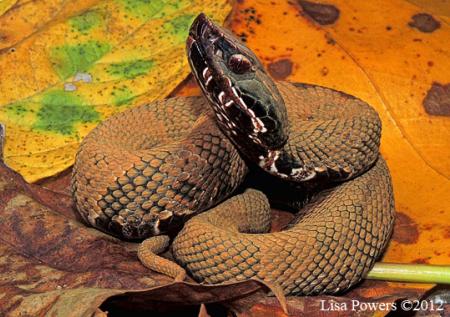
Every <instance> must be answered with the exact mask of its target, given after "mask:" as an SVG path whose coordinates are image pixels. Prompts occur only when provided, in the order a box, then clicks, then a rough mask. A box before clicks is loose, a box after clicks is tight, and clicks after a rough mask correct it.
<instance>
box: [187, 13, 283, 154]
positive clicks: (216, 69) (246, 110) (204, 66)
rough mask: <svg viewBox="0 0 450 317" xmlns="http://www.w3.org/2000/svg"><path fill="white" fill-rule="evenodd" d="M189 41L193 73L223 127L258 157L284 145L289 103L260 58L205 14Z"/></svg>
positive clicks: (188, 47)
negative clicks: (287, 105)
mask: <svg viewBox="0 0 450 317" xmlns="http://www.w3.org/2000/svg"><path fill="white" fill-rule="evenodd" d="M186 44H187V52H188V60H189V63H190V65H191V69H192V72H193V74H194V77H195V78H196V79H197V82H198V83H199V85H200V87H201V89H202V90H203V93H204V95H205V96H206V97H207V99H208V100H209V102H210V104H211V105H212V107H213V109H214V112H215V115H216V118H217V122H218V124H219V127H220V128H221V129H222V131H223V132H224V133H225V134H226V135H227V136H228V137H229V138H230V139H231V140H232V141H233V142H234V143H235V145H236V146H237V147H238V148H240V149H242V151H243V152H244V154H245V155H246V156H247V157H250V158H251V159H252V160H254V161H257V162H260V161H261V159H260V157H261V156H263V157H266V156H267V155H269V153H270V152H271V151H274V150H279V149H280V148H282V147H283V146H284V144H285V143H286V141H287V135H288V127H287V115H286V109H285V106H284V102H283V100H282V98H281V96H280V95H279V93H278V91H277V89H276V87H275V85H274V83H273V82H272V80H271V79H270V77H269V76H268V75H267V74H266V73H265V71H264V68H263V66H262V65H261V63H260V62H259V60H258V58H257V57H256V56H255V55H254V54H253V53H252V52H251V51H250V50H249V49H248V48H247V47H245V45H244V44H242V43H241V42H240V41H239V39H237V38H236V37H235V36H234V35H233V34H232V33H230V32H229V31H227V30H225V29H224V28H222V27H220V26H218V25H216V24H214V23H213V22H212V21H211V20H209V19H208V18H207V17H206V16H205V15H204V14H200V15H199V16H198V17H197V18H196V19H195V21H194V22H193V24H192V26H191V28H190V30H189V36H188V39H187V42H186Z"/></svg>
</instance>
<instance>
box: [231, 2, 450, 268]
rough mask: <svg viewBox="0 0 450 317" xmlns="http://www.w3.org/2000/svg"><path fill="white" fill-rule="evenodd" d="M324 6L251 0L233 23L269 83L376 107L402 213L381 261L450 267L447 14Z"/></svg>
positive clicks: (380, 5) (388, 6)
mask: <svg viewBox="0 0 450 317" xmlns="http://www.w3.org/2000/svg"><path fill="white" fill-rule="evenodd" d="M416 2H418V1H416ZM314 3H316V5H314ZM317 3H319V4H318V5H317ZM324 3H325V1H320V2H318V1H314V2H311V1H302V0H299V1H298V2H293V1H277V2H275V1H273V2H263V1H251V0H247V1H245V2H244V3H243V4H241V5H240V6H238V8H237V10H236V12H237V13H238V14H236V15H235V16H234V18H233V24H232V27H233V30H234V32H235V33H237V34H238V35H240V36H241V37H242V38H244V40H246V41H247V43H248V45H249V46H250V47H251V48H252V49H253V50H254V51H255V52H256V53H257V55H258V56H260V57H261V58H262V60H263V62H264V63H265V64H266V66H267V68H268V70H269V72H270V73H271V74H272V75H273V76H274V77H276V78H278V79H286V80H289V81H294V82H308V83H313V84H319V85H323V86H327V87H332V88H335V89H338V90H341V91H344V92H346V93H349V94H352V95H355V96H357V97H359V98H361V99H363V100H365V101H367V102H368V103H369V104H371V105H372V106H373V107H374V108H376V110H377V111H378V113H379V114H380V117H381V119H382V121H383V137H382V147H381V150H382V153H383V155H384V157H385V158H386V159H387V162H388V165H389V168H390V171H391V174H392V178H393V183H394V191H395V199H396V209H397V212H398V214H397V224H396V227H395V233H394V238H393V239H392V241H391V243H390V246H389V248H388V250H387V253H386V255H385V257H384V261H387V262H402V263H410V262H416V263H430V264H448V261H449V258H450V254H449V253H448V252H449V251H448V250H450V227H449V226H448V219H450V200H449V197H450V180H449V177H450V137H449V136H450V104H449V98H450V58H449V57H450V56H449V50H448V44H447V43H448V39H449V38H450V28H449V26H448V18H447V17H446V16H445V14H442V15H433V14H430V12H428V11H427V10H425V9H424V8H421V7H419V6H417V5H415V4H412V3H411V2H408V1H402V0H381V1H356V0H355V1H347V0H327V1H326V5H327V6H325V5H324ZM436 10H438V9H436Z"/></svg>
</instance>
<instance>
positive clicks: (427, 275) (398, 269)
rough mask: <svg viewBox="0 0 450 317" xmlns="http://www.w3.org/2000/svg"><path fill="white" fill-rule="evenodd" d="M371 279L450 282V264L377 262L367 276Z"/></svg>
mask: <svg viewBox="0 0 450 317" xmlns="http://www.w3.org/2000/svg"><path fill="white" fill-rule="evenodd" d="M366 278H367V279H371V280H386V281H398V282H410V283H436V284H450V265H429V264H397V263H380V262H379V263H375V265H374V267H373V268H372V270H371V271H369V273H368V274H367V276H366Z"/></svg>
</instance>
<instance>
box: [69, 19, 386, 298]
mask: <svg viewBox="0 0 450 317" xmlns="http://www.w3.org/2000/svg"><path fill="white" fill-rule="evenodd" d="M188 53H189V61H190V63H191V67H192V70H193V73H194V76H195V77H196V78H197V80H198V82H199V84H200V86H201V88H202V90H203V92H204V95H205V97H206V98H205V97H190V98H173V99H168V100H165V101H159V102H155V103H152V104H150V105H144V106H141V107H138V108H134V109H131V110H128V111H125V112H123V113H120V114H118V115H116V116H113V117H112V118H109V119H108V120H106V121H104V122H103V123H101V124H100V125H99V126H98V127H97V128H96V129H94V130H93V131H92V132H91V133H90V134H89V135H88V136H87V137H86V138H85V139H84V140H83V143H82V145H81V147H80V150H79V152H78V155H77V160H76V164H75V166H74V174H73V181H72V186H73V191H74V197H75V202H76V205H77V208H78V210H79V211H80V214H81V215H82V216H83V218H84V219H85V220H86V221H88V222H89V223H90V224H92V225H93V226H95V227H97V228H99V229H101V230H103V231H106V232H109V233H111V234H114V235H116V236H119V237H123V238H127V239H142V238H146V237H151V236H155V235H159V234H163V233H166V232H170V231H171V230H177V229H179V228H180V227H181V226H182V224H183V223H184V222H185V221H186V220H187V219H186V217H188V216H191V215H193V214H194V213H199V212H201V211H204V210H207V209H210V208H211V207H213V209H211V210H209V211H208V212H205V213H202V214H200V215H197V216H195V217H193V218H192V219H191V220H189V221H188V222H187V223H185V225H184V228H183V229H182V230H181V232H180V233H179V234H178V236H177V237H176V238H175V240H174V241H173V246H172V247H173V254H174V257H175V259H176V260H177V262H179V263H180V264H181V265H182V266H183V267H185V268H186V269H187V270H188V271H189V272H190V273H191V274H192V275H193V277H194V278H195V279H196V280H199V281H202V282H203V281H204V282H208V283H220V282H226V281H236V280H245V279H249V278H258V279H261V280H264V281H266V282H268V283H272V284H273V285H278V286H280V287H281V289H282V290H283V292H284V293H285V294H318V293H323V292H327V293H333V292H337V291H340V290H344V289H347V288H348V287H350V286H352V285H354V284H355V283H356V282H358V281H359V280H360V279H361V278H363V277H364V275H365V274H366V273H367V271H368V270H369V269H370V268H371V267H372V265H373V263H374V261H375V260H376V259H377V258H378V257H379V256H380V254H381V253H382V251H383V249H384V248H385V246H386V244H387V242H388V239H389V236H390V233H391V230H392V225H393V220H394V206H393V195H392V186H391V181H390V176H389V172H388V170H387V167H386V164H385V162H384V160H383V159H382V158H381V157H380V155H379V152H378V148H379V142H380V133H381V123H380V120H379V118H378V115H377V114H376V112H375V111H374V110H373V109H372V108H371V107H370V106H368V105H367V104H366V103H364V102H363V101H361V100H359V99H357V98H355V97H352V96H350V95H347V94H344V93H341V92H338V91H335V90H332V89H328V88H324V87H320V86H316V85H306V84H294V85H293V84H289V83H277V84H275V83H273V82H272V80H271V79H270V77H269V76H267V74H266V73H265V72H264V70H263V68H262V66H261V64H260V63H259V61H258V60H257V58H256V56H254V54H253V53H252V52H250V51H249V50H248V49H247V48H246V47H245V46H243V44H241V43H240V42H239V41H238V40H237V39H236V38H235V37H234V36H233V35H231V34H229V33H228V32H227V31H225V30H223V29H222V28H220V27H218V26H216V25H214V24H213V23H212V22H211V21H209V20H208V19H207V18H206V17H205V16H204V15H200V16H199V17H198V18H197V19H196V21H195V22H194V24H193V25H192V27H191V31H190V36H189V38H188ZM210 105H212V109H213V111H211V110H207V109H208V107H209V106H210ZM214 117H215V118H214ZM252 163H253V164H255V165H258V166H259V168H260V169H262V170H264V171H265V172H266V173H269V174H271V175H272V176H273V177H276V178H279V179H282V180H284V181H285V182H286V183H288V184H302V185H306V186H305V187H304V188H308V184H311V188H318V187H320V188H322V189H323V190H321V191H318V192H316V193H314V195H313V196H312V197H313V198H312V199H311V200H310V201H309V202H308V203H307V204H306V206H305V207H304V208H303V209H301V210H300V212H299V213H298V215H297V218H296V220H295V221H294V222H293V223H291V224H290V225H289V227H288V228H287V229H286V230H285V231H282V232H276V233H266V232H267V231H268V229H269V228H270V208H269V204H268V200H267V198H266V197H265V196H264V195H263V194H262V193H261V192H259V191H256V190H247V191H246V192H244V193H243V194H240V195H237V196H235V197H232V198H230V199H228V200H225V199H226V198H228V197H229V196H230V195H231V194H232V193H233V191H235V189H236V188H237V187H238V186H239V185H240V184H241V183H242V181H243V179H244V177H245V175H246V174H247V171H248V168H247V166H248V164H252ZM265 172H263V171H261V173H265ZM319 185H320V186H319ZM300 196H301V195H300V194H299V197H300ZM291 199H292V200H294V201H295V199H296V198H295V197H291ZM222 201H224V202H222ZM221 202H222V203H221ZM218 203H220V204H219V205H218ZM214 206H215V207H214ZM161 241H164V243H167V240H164V239H162V240H161ZM155 243H156V242H155V241H153V242H152V243H151V244H152V248H153V245H155ZM156 244H157V243H156ZM144 245H145V244H144ZM142 249H144V248H142ZM156 249H158V248H156ZM140 254H141V256H142V257H145V256H144V255H145V254H146V253H145V252H144V251H142V252H141V253H140ZM151 262H152V264H151V267H153V268H155V267H156V268H157V269H158V265H160V266H161V267H160V268H159V269H158V270H159V271H163V272H166V273H167V272H168V274H173V275H174V276H175V275H176V276H181V275H182V274H181V275H180V274H179V273H180V272H177V269H176V267H175V268H174V267H173V265H172V266H171V265H168V264H167V263H166V262H158V261H153V260H152V261H151Z"/></svg>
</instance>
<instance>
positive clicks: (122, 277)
mask: <svg viewBox="0 0 450 317" xmlns="http://www.w3.org/2000/svg"><path fill="white" fill-rule="evenodd" d="M58 200H70V197H69V196H67V197H64V194H61V193H56V192H54V191H52V190H50V189H46V188H44V187H41V186H37V185H33V184H31V185H30V184H28V183H26V182H25V181H24V179H23V178H22V177H21V176H20V175H19V174H17V173H15V172H13V171H12V170H10V169H9V168H8V167H6V166H5V165H4V163H3V162H1V161H0V231H1V232H2V236H1V237H0V294H1V295H2V296H0V307H1V311H0V312H1V313H2V314H6V315H8V316H19V315H20V316H24V315H25V316H41V315H43V314H46V315H55V316H92V315H93V314H94V313H96V312H97V314H98V309H99V308H100V306H102V305H103V306H102V307H105V308H104V309H105V310H109V311H111V310H114V309H128V310H129V311H134V312H138V311H147V310H150V309H152V308H154V303H155V302H159V303H161V302H162V303H164V302H165V303H167V302H169V303H174V304H178V305H200V304H201V303H210V302H221V301H229V300H233V299H235V298H239V297H241V296H246V295H249V294H252V293H253V292H255V291H257V290H259V289H260V288H261V285H260V284H259V283H257V282H255V281H247V282H245V283H237V284H231V285H216V286H212V285H210V286H208V285H199V284H196V283H193V282H191V281H189V280H188V281H186V282H182V283H173V280H172V279H171V278H169V277H167V276H164V275H161V274H158V273H155V272H152V271H150V270H148V269H147V268H145V267H144V266H142V264H141V263H140V262H139V260H138V258H137V255H136V248H137V244H134V243H128V242H124V241H120V240H118V239H116V238H113V237H111V236H109V235H106V234H103V233H101V232H99V231H98V230H96V229H93V228H88V227H86V225H85V224H83V223H80V222H79V221H77V218H78V217H77V215H76V212H75V210H73V209H69V208H65V207H63V208H62V207H61V206H60V205H59V204H58ZM63 205H64V204H63ZM70 212H72V214H70Z"/></svg>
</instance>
